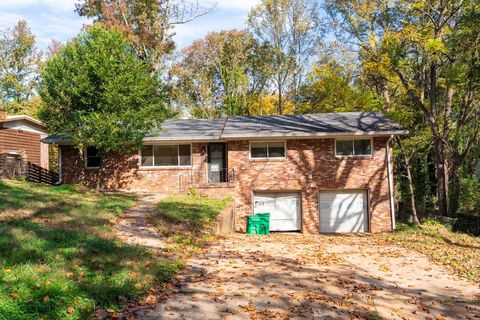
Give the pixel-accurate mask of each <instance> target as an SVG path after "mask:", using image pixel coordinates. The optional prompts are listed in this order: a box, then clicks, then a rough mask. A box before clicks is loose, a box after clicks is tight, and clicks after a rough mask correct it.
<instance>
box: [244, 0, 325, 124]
mask: <svg viewBox="0 0 480 320" xmlns="http://www.w3.org/2000/svg"><path fill="white" fill-rule="evenodd" d="M248 25H249V26H250V30H251V31H252V33H253V35H254V36H255V37H256V38H257V39H258V40H259V41H260V42H262V43H267V44H268V45H269V46H270V47H271V48H272V49H273V50H272V70H274V73H273V83H274V86H275V88H276V93H277V94H278V113H279V114H282V112H283V107H284V104H285V101H286V97H288V96H290V98H291V100H293V102H294V104H295V106H296V105H297V102H298V101H297V96H298V93H299V89H300V86H301V85H302V82H303V77H304V75H305V70H306V69H307V64H308V62H309V59H310V57H311V56H312V54H313V52H314V50H315V48H316V47H317V46H318V44H319V42H320V39H321V38H322V25H321V22H320V12H319V6H318V2H317V1H313V0H298V1H297V0H263V1H262V2H261V3H260V4H258V5H257V6H255V7H254V8H253V9H252V10H251V12H250V14H249V17H248Z"/></svg>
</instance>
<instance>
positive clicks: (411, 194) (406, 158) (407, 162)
mask: <svg viewBox="0 0 480 320" xmlns="http://www.w3.org/2000/svg"><path fill="white" fill-rule="evenodd" d="M396 141H397V143H398V145H399V146H400V150H401V152H402V155H403V160H404V161H405V169H406V171H407V181H408V196H409V198H410V206H411V207H412V219H413V223H414V224H415V225H416V226H419V225H420V221H419V220H418V215H417V203H416V200H415V189H414V187H413V178H412V172H411V166H410V158H411V157H409V156H407V154H406V153H405V150H404V149H403V145H402V143H401V142H400V139H398V138H397V139H396Z"/></svg>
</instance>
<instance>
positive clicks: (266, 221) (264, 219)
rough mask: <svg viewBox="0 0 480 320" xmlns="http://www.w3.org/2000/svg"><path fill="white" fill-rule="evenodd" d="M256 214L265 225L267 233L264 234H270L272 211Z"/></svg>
mask: <svg viewBox="0 0 480 320" xmlns="http://www.w3.org/2000/svg"><path fill="white" fill-rule="evenodd" d="M255 215H256V216H257V217H259V218H260V221H262V224H263V225H264V229H265V233H262V234H270V213H257V214H255Z"/></svg>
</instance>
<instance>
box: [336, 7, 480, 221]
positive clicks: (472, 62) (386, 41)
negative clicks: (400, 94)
mask: <svg viewBox="0 0 480 320" xmlns="http://www.w3.org/2000/svg"><path fill="white" fill-rule="evenodd" d="M327 8H328V10H329V12H330V14H331V16H332V17H333V18H334V19H335V20H336V22H337V23H338V24H339V25H341V26H342V27H343V31H346V34H347V35H348V36H349V39H348V40H354V42H355V45H356V46H358V48H359V49H360V57H361V59H362V60H363V61H364V62H366V64H367V65H368V66H370V69H371V70H378V71H380V70H381V72H378V75H380V76H381V77H379V78H381V79H383V80H385V81H390V82H393V81H397V82H398V83H401V85H402V87H403V90H404V91H405V92H406V94H408V96H409V98H410V102H411V103H412V104H413V105H415V106H416V108H418V110H420V111H421V112H422V114H423V118H424V120H425V122H426V124H427V125H428V127H429V129H430V130H431V133H432V139H433V145H434V153H435V166H436V177H437V194H438V196H437V198H438V207H439V211H440V214H442V215H452V214H453V213H454V211H455V209H456V203H457V202H458V188H459V185H458V183H459V181H458V175H457V173H458V170H459V168H460V167H461V166H462V164H463V163H464V162H465V161H466V159H467V158H468V156H469V155H470V154H471V151H472V150H473V149H475V148H478V136H479V131H480V122H479V121H478V116H479V115H480V101H479V88H480V76H479V71H480V46H479V43H480V34H479V33H478V21H479V19H480V4H479V3H478V1H474V0H435V1H427V0H416V1H397V2H391V1H386V0H378V1H369V2H365V1H360V0H359V1H343V0H329V1H327ZM384 75H387V76H384ZM450 187H451V188H450Z"/></svg>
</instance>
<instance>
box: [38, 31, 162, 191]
mask: <svg viewBox="0 0 480 320" xmlns="http://www.w3.org/2000/svg"><path fill="white" fill-rule="evenodd" d="M161 89H162V87H161V85H160V83H158V81H157V80H156V79H155V78H154V77H153V76H152V75H151V74H150V72H149V66H148V64H147V63H145V62H143V61H141V60H139V59H138V58H137V56H136V55H135V53H134V51H133V50H132V48H131V45H130V43H129V42H128V41H127V40H126V39H125V38H124V37H123V36H122V35H121V34H120V32H118V31H116V30H106V29H104V28H102V27H100V26H93V27H91V28H89V29H88V30H87V31H84V32H82V33H81V34H80V35H78V36H77V37H76V38H75V39H73V40H72V41H70V42H68V43H67V44H66V45H65V46H64V47H63V48H62V49H60V51H59V52H58V53H57V54H55V55H54V56H53V57H51V58H50V59H49V60H48V61H47V62H46V64H45V67H44V69H43V71H42V83H41V86H40V95H41V97H42V99H43V100H44V102H45V105H44V107H43V108H42V110H41V112H40V118H41V119H42V120H43V121H44V122H45V123H46V124H47V125H48V129H49V131H51V132H58V133H61V134H63V135H65V136H66V137H68V138H69V139H71V140H72V142H73V143H74V144H75V145H77V146H78V148H79V150H83V149H84V148H86V147H87V146H94V147H96V148H97V149H98V151H99V153H100V155H102V156H105V155H106V154H108V153H110V152H122V153H125V152H130V151H132V150H135V149H137V148H138V147H139V146H140V145H141V143H142V139H143V137H144V135H145V134H146V133H147V132H149V131H150V130H151V129H152V128H153V127H154V126H156V125H158V124H159V122H160V121H161V120H162V119H163V118H164V117H165V116H166V115H167V110H166V108H165V106H164V104H163V102H164V97H163V95H162V91H161ZM101 172H102V171H101V170H100V173H99V175H98V176H97V178H98V186H99V183H100V180H101V177H100V176H101Z"/></svg>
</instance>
